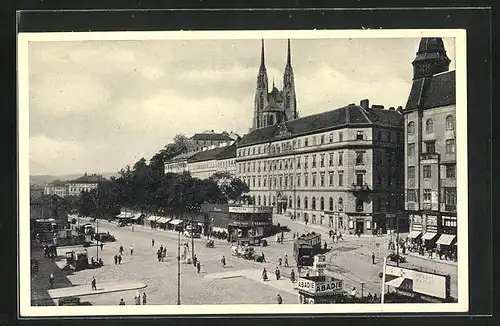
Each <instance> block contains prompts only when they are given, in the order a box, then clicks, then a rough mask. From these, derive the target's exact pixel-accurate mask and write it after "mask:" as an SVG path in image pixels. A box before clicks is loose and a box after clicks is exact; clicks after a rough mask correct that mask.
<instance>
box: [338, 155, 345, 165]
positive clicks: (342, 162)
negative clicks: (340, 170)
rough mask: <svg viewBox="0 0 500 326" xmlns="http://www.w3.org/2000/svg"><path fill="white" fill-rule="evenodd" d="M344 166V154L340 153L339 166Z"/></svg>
mask: <svg viewBox="0 0 500 326" xmlns="http://www.w3.org/2000/svg"><path fill="white" fill-rule="evenodd" d="M343 164H344V152H339V166H342V165H343Z"/></svg>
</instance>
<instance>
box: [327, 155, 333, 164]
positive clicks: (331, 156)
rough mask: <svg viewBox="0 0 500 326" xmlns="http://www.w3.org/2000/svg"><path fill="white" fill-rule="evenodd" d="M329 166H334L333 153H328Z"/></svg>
mask: <svg viewBox="0 0 500 326" xmlns="http://www.w3.org/2000/svg"><path fill="white" fill-rule="evenodd" d="M328 166H333V153H330V154H328Z"/></svg>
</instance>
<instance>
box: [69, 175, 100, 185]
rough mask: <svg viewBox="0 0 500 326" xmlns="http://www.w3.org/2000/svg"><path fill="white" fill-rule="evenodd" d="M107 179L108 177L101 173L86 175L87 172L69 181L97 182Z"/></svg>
mask: <svg viewBox="0 0 500 326" xmlns="http://www.w3.org/2000/svg"><path fill="white" fill-rule="evenodd" d="M107 180H108V179H106V178H104V177H103V176H102V175H97V174H91V175H87V174H85V175H83V176H81V177H79V178H76V179H74V180H71V182H73V183H98V182H104V181H107Z"/></svg>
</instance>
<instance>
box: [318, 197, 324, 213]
mask: <svg viewBox="0 0 500 326" xmlns="http://www.w3.org/2000/svg"><path fill="white" fill-rule="evenodd" d="M319 210H320V211H324V210H325V199H324V198H323V197H321V198H320V199H319Z"/></svg>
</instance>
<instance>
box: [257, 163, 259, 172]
mask: <svg viewBox="0 0 500 326" xmlns="http://www.w3.org/2000/svg"><path fill="white" fill-rule="evenodd" d="M257 172H260V162H258V163H257Z"/></svg>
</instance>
